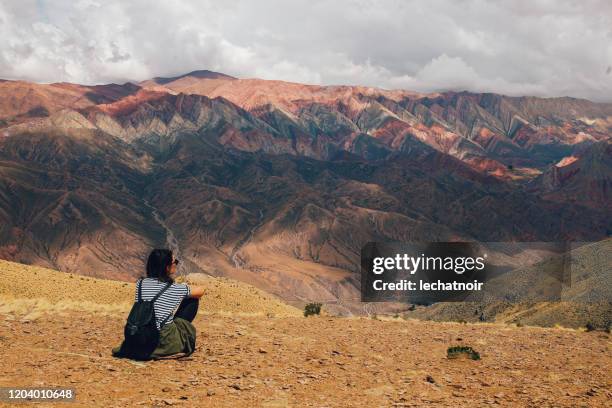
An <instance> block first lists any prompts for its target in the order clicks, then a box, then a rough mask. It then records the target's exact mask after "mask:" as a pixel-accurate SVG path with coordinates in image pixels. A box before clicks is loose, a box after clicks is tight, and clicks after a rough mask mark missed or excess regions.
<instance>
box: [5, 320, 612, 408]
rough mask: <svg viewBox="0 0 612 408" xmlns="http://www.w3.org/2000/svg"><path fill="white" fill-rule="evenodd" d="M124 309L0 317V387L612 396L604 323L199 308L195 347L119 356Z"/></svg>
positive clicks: (499, 401)
mask: <svg viewBox="0 0 612 408" xmlns="http://www.w3.org/2000/svg"><path fill="white" fill-rule="evenodd" d="M124 318H125V316H123V314H122V313H115V314H107V315H95V314H92V313H87V312H82V311H81V312H74V311H64V312H58V313H52V314H44V315H41V316H38V317H37V318H35V319H31V320H30V319H24V318H20V317H19V316H17V315H13V314H11V313H4V314H0V365H1V367H0V370H1V372H2V375H0V387H7V386H11V387H13V386H15V387H72V388H74V389H75V390H76V401H75V403H72V404H67V405H66V404H63V406H79V407H80V406H82V407H91V406H104V407H115V406H116V407H131V406H146V407H150V406H170V405H176V406H184V407H200V406H202V407H269V408H271V407H422V406H436V407H480V406H489V405H494V406H495V405H499V406H518V407H553V406H554V407H604V406H611V404H612V392H611V391H610V390H611V389H612V387H611V382H612V381H611V380H612V378H611V374H610V373H611V372H612V370H611V369H612V353H611V347H610V345H611V344H610V336H609V335H608V334H606V333H605V332H588V333H587V332H581V331H576V330H567V329H543V328H532V327H511V326H503V325H493V324H459V323H434V322H420V321H412V320H408V321H404V320H401V319H392V320H384V321H383V320H375V319H369V318H360V319H356V318H355V319H352V318H335V317H322V316H321V317H309V318H303V317H265V316H258V317H245V316H242V317H241V316H235V317H232V316H222V315H207V314H200V315H198V317H197V318H196V321H195V325H196V328H197V331H198V339H197V351H196V353H194V354H193V355H192V356H190V357H188V358H184V359H169V360H162V361H155V362H145V363H140V362H132V361H130V360H124V359H114V358H112V357H111V356H110V350H111V348H112V347H113V346H115V345H117V344H118V343H119V342H120V340H121V335H122V327H123V324H124ZM452 345H469V346H472V347H473V348H474V349H476V350H477V351H478V352H480V354H481V357H482V358H481V360H478V361H474V360H468V359H457V360H449V359H447V357H446V350H447V348H448V347H449V346H452ZM1 404H2V403H0V405H1ZM7 405H8V404H7ZM24 405H30V404H22V405H21V406H24ZM36 405H37V406H59V405H60V404H57V403H55V404H50V403H40V404H36ZM10 406H17V405H15V404H10Z"/></svg>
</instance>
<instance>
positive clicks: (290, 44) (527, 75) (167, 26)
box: [0, 0, 612, 101]
mask: <svg viewBox="0 0 612 408" xmlns="http://www.w3.org/2000/svg"><path fill="white" fill-rule="evenodd" d="M0 37H1V38H2V41H1V42H0V77H3V78H13V79H27V80H34V81H42V82H54V81H71V82H80V83H105V82H122V81H126V80H134V81H137V80H142V79H145V78H150V77H152V76H171V75H177V74H181V73H185V72H189V71H192V70H195V69H212V70H217V71H220V72H224V73H227V74H230V75H235V76H239V77H260V78H266V79H282V80H289V81H297V82H305V83H318V84H359V85H368V86H380V87H385V88H398V87H401V88H407V89H413V90H417V91H436V90H447V89H453V90H459V89H467V90H472V91H490V92H500V93H507V94H511V95H520V94H534V95H539V96H561V95H570V96H577V97H587V98H590V99H594V100H607V101H611V100H612V97H611V96H610V95H612V74H610V73H608V72H607V71H608V68H609V67H611V66H612V3H610V2H609V1H603V0H592V1H582V2H575V1H572V0H559V1H554V2H552V1H546V0H539V1H538V0H534V1H527V0H518V1H512V2H506V1H485V0H457V1H456V0H439V1H429V2H426V1H417V0H406V1H403V0H387V1H383V0H347V1H325V0H294V1H290V2H288V1H282V0H260V1H257V2H253V1H248V0H245V1H239V0H234V1H228V2H218V1H214V0H192V1H187V0H185V1H178V0H174V1H164V2H161V1H159V2H151V1H147V0H132V1H129V2H125V1H119V0H106V1H104V2H99V1H88V0H82V1H78V2H73V1H69V0H57V1H44V0H38V1H34V0H23V1H19V2H2V3H0Z"/></svg>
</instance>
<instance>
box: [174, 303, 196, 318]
mask: <svg viewBox="0 0 612 408" xmlns="http://www.w3.org/2000/svg"><path fill="white" fill-rule="evenodd" d="M199 305H200V299H198V298H185V299H183V301H182V302H181V304H180V305H179V307H178V310H177V311H176V313H175V314H174V318H175V319H176V318H177V317H180V318H181V319H185V320H187V321H189V322H193V319H195V317H196V314H197V313H198V306H199Z"/></svg>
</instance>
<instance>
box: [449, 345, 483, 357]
mask: <svg viewBox="0 0 612 408" xmlns="http://www.w3.org/2000/svg"><path fill="white" fill-rule="evenodd" d="M462 356H466V357H469V358H471V359H472V360H480V353H478V352H477V351H476V350H474V349H473V348H471V347H470V346H452V347H449V348H448V349H447V350H446V357H447V358H459V357H462Z"/></svg>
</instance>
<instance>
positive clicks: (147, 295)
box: [134, 278, 191, 329]
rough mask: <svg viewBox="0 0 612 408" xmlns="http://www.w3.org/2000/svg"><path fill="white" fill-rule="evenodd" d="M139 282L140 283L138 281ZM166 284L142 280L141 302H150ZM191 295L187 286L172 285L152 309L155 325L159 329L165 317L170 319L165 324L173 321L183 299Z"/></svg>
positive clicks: (135, 300)
mask: <svg viewBox="0 0 612 408" xmlns="http://www.w3.org/2000/svg"><path fill="white" fill-rule="evenodd" d="M139 282H140V281H139ZM138 286H139V284H138V282H137V283H136V293H135V294H134V302H137V301H138ZM164 286H166V282H162V281H159V280H157V278H144V279H143V280H142V300H148V301H150V300H152V299H153V298H154V297H155V295H157V294H158V293H159V291H161V290H162V289H163V288H164ZM189 295H191V289H190V288H189V286H188V285H185V284H182V283H173V284H172V285H170V287H169V288H168V289H166V291H165V292H164V293H162V295H161V296H160V297H158V298H157V300H156V301H155V304H154V305H153V309H154V310H155V324H156V326H157V328H158V329H159V328H160V326H161V323H162V322H163V321H164V319H165V318H166V317H167V316H170V318H169V319H168V320H167V321H166V324H168V323H170V322H172V321H173V317H174V313H175V312H176V309H177V308H178V306H179V305H180V304H181V302H182V301H183V299H185V298H186V297H188V296H189Z"/></svg>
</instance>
